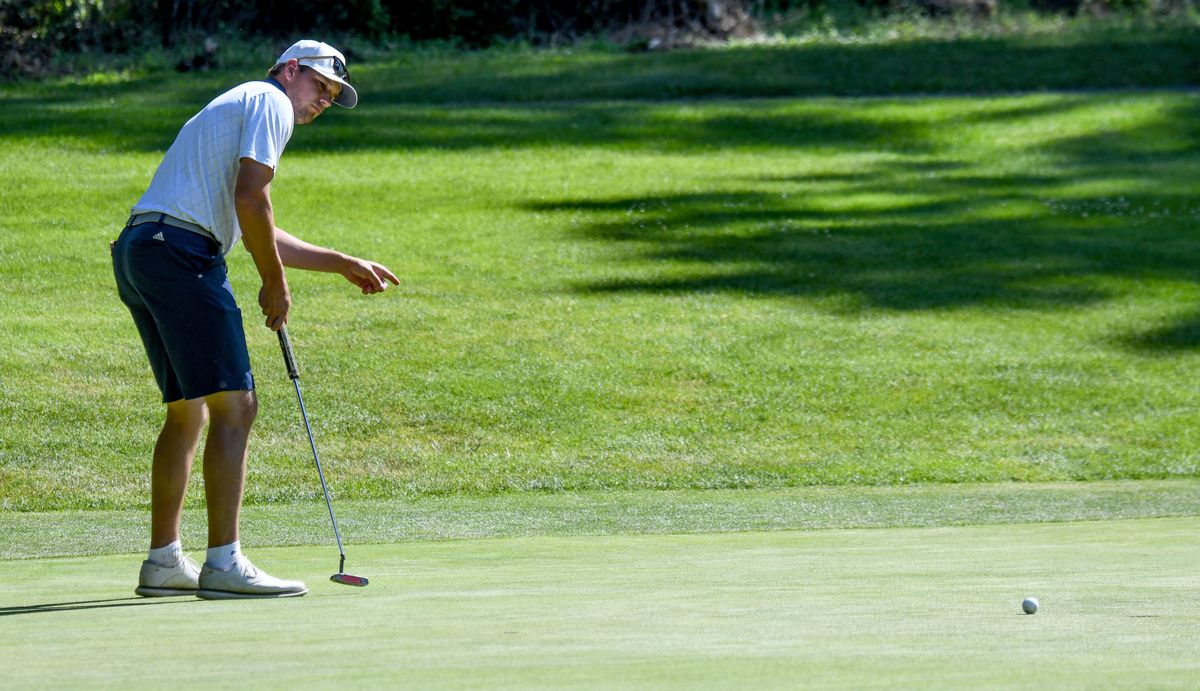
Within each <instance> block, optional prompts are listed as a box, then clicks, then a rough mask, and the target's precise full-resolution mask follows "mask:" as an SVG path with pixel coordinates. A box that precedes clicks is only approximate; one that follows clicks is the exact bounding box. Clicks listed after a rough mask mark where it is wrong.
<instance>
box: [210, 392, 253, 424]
mask: <svg viewBox="0 0 1200 691" xmlns="http://www.w3.org/2000/svg"><path fill="white" fill-rule="evenodd" d="M204 400H205V402H206V403H207V404H208V405H207V408H208V412H209V415H210V417H211V421H212V427H213V428H214V429H222V430H231V431H232V430H239V431H245V432H249V430H250V427H251V426H253V425H254V420H255V418H257V417H258V397H257V396H255V395H254V392H253V391H222V392H221V393H217V394H213V395H211V396H206V397H205V399H204Z"/></svg>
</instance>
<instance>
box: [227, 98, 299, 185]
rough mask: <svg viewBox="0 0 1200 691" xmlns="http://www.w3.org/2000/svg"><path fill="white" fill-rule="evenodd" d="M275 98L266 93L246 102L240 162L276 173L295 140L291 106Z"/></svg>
mask: <svg viewBox="0 0 1200 691" xmlns="http://www.w3.org/2000/svg"><path fill="white" fill-rule="evenodd" d="M272 96H273V94H268V93H263V94H255V95H254V96H251V97H250V98H248V99H246V109H245V113H244V115H243V118H242V141H241V145H240V147H239V153H238V158H239V159H241V158H249V159H253V160H255V161H258V162H259V163H261V164H263V165H264V166H269V167H270V168H271V169H272V170H275V168H276V166H278V165H279V157H280V156H282V155H283V149H284V147H286V146H287V143H288V140H289V139H291V138H292V120H293V115H292V109H291V104H290V103H288V102H286V101H285V100H284V99H279V98H272Z"/></svg>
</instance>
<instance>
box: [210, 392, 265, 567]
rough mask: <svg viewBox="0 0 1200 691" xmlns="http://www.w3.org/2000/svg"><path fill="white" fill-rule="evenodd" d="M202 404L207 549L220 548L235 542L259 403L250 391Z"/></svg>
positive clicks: (216, 396) (214, 396)
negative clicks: (248, 449)
mask: <svg viewBox="0 0 1200 691" xmlns="http://www.w3.org/2000/svg"><path fill="white" fill-rule="evenodd" d="M204 401H205V403H206V404H207V405H208V412H209V418H210V420H209V425H208V441H207V442H206V443H205V445H204V496H205V498H206V499H207V500H208V546H209V547H219V546H221V545H227V544H229V543H231V542H235V541H237V540H238V520H239V518H240V515H241V508H242V490H243V488H244V487H245V484H246V446H247V442H248V441H249V439H250V428H251V427H252V426H253V425H254V418H255V416H256V415H257V414H258V399H257V398H256V397H255V395H254V392H253V391H222V392H220V393H215V394H212V395H211V396H205V397H204Z"/></svg>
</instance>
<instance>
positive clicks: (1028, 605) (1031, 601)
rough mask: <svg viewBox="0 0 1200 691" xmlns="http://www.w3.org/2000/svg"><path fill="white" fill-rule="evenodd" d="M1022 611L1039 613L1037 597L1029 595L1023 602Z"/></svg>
mask: <svg viewBox="0 0 1200 691" xmlns="http://www.w3.org/2000/svg"><path fill="white" fill-rule="evenodd" d="M1021 611H1023V612H1025V613H1026V614H1037V611H1038V601H1037V598H1036V597H1027V598H1025V600H1024V601H1023V602H1021Z"/></svg>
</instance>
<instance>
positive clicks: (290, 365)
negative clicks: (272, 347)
mask: <svg viewBox="0 0 1200 691" xmlns="http://www.w3.org/2000/svg"><path fill="white" fill-rule="evenodd" d="M276 333H278V334H279V348H280V350H282V351H283V364H285V365H287V371H288V377H289V378H290V379H292V380H293V381H295V380H296V379H299V378H300V372H299V371H298V370H297V369H296V356H295V354H293V353H292V341H291V340H290V339H289V338H288V335H287V327H286V326H281V327H279V331H277V332H276Z"/></svg>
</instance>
